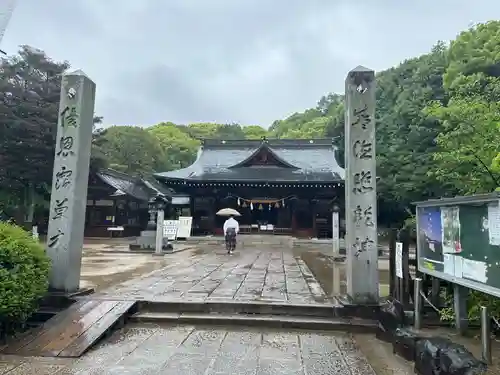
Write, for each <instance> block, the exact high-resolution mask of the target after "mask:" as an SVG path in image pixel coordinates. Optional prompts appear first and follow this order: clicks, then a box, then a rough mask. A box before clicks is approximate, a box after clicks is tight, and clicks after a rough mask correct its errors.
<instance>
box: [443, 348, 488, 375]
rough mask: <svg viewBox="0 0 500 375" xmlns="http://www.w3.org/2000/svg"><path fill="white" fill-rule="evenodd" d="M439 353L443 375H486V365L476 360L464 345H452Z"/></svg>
mask: <svg viewBox="0 0 500 375" xmlns="http://www.w3.org/2000/svg"><path fill="white" fill-rule="evenodd" d="M439 351H440V354H439V363H440V367H441V374H442V375H481V374H485V373H486V370H487V366H486V364H485V363H484V362H481V361H480V360H478V359H476V358H475V357H474V356H473V355H472V353H471V352H469V351H468V350H467V349H466V348H465V347H464V346H463V345H459V344H452V345H449V346H447V347H445V348H443V349H440V350H439Z"/></svg>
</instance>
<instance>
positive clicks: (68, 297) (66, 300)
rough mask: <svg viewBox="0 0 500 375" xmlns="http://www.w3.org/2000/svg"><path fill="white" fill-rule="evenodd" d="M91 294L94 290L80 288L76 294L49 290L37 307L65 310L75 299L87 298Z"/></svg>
mask: <svg viewBox="0 0 500 375" xmlns="http://www.w3.org/2000/svg"><path fill="white" fill-rule="evenodd" d="M93 293H94V288H80V289H79V290H77V291H76V292H65V291H61V290H55V289H49V291H48V292H47V294H46V295H45V296H44V297H43V298H42V300H41V301H40V303H39V305H40V307H54V308H66V307H69V305H71V304H72V303H73V302H74V300H75V298H76V297H83V296H88V295H90V294H93Z"/></svg>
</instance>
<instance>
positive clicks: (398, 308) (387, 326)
mask: <svg viewBox="0 0 500 375" xmlns="http://www.w3.org/2000/svg"><path fill="white" fill-rule="evenodd" d="M378 320H379V322H380V324H381V325H382V327H383V328H384V330H385V331H386V332H391V333H392V332H394V331H396V329H398V328H402V327H404V326H405V322H406V316H405V311H404V308H403V305H402V304H401V303H400V302H399V301H397V300H395V299H387V300H386V301H384V302H382V303H381V305H380V310H379V313H378Z"/></svg>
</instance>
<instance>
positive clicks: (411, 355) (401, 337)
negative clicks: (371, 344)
mask: <svg viewBox="0 0 500 375" xmlns="http://www.w3.org/2000/svg"><path fill="white" fill-rule="evenodd" d="M420 339H421V337H419V336H418V335H417V334H416V333H415V332H413V331H412V330H411V329H409V328H398V329H396V331H394V335H393V342H392V351H393V353H394V354H397V355H399V356H401V357H403V358H404V359H406V360H407V361H412V362H413V361H415V346H416V344H417V341H418V340H420Z"/></svg>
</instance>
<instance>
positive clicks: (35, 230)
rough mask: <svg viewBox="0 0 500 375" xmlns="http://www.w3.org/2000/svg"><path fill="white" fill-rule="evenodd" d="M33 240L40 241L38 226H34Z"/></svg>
mask: <svg viewBox="0 0 500 375" xmlns="http://www.w3.org/2000/svg"><path fill="white" fill-rule="evenodd" d="M32 234H33V239H35V240H38V237H39V236H38V226H37V225H34V226H33V228H32Z"/></svg>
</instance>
